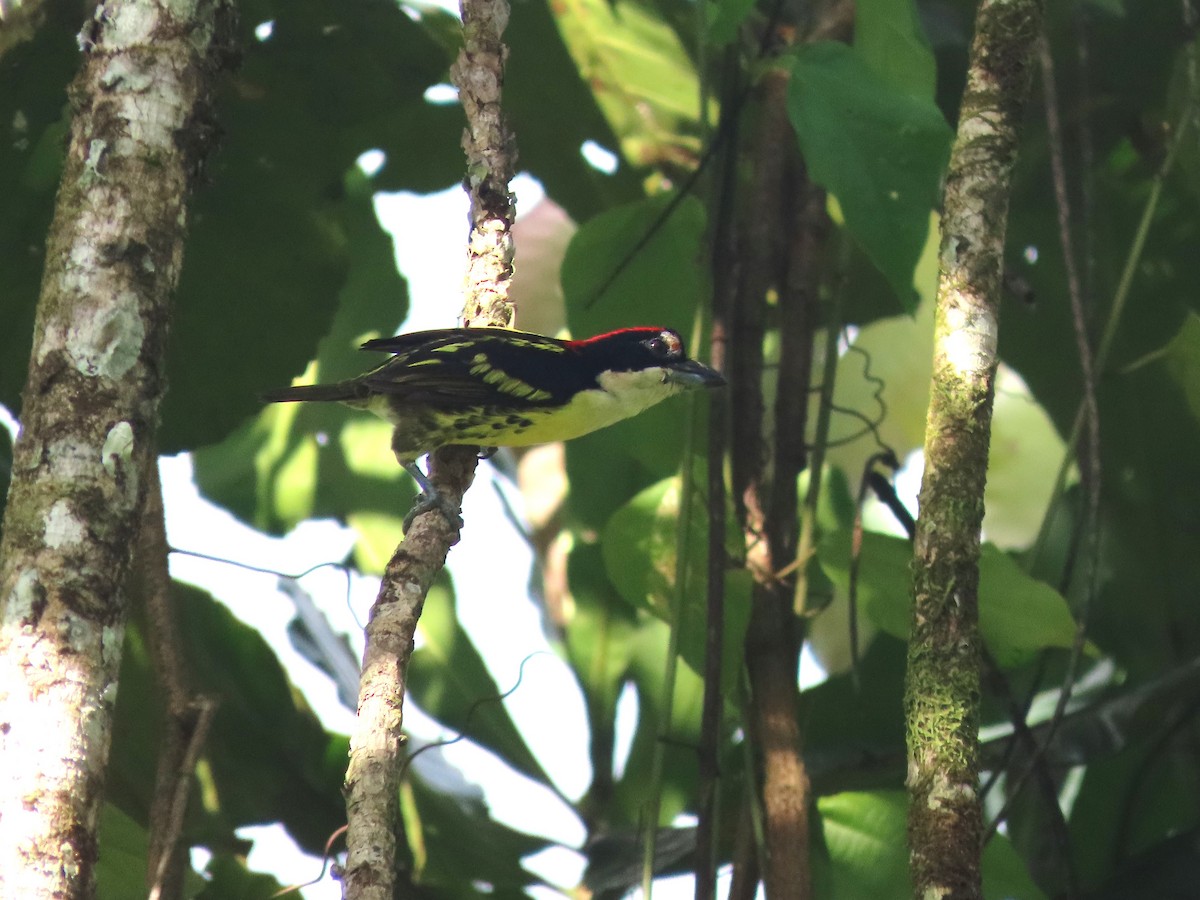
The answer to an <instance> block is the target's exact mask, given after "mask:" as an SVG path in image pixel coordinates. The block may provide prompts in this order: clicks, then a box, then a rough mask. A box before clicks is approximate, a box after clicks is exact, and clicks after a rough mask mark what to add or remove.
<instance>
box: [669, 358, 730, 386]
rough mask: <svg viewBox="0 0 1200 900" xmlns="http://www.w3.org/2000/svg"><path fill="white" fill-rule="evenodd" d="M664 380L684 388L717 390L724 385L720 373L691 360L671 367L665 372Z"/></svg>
mask: <svg viewBox="0 0 1200 900" xmlns="http://www.w3.org/2000/svg"><path fill="white" fill-rule="evenodd" d="M666 379H667V381H669V382H671V383H672V384H678V385H680V386H681V387H685V388H718V387H723V386H724V385H725V379H724V377H722V375H721V373H720V372H718V371H717V370H716V369H710V368H709V367H708V366H706V365H704V364H703V363H698V362H696V361H695V360H693V359H686V360H684V361H683V362H680V363H676V364H675V365H673V366H671V367H670V368H669V369H667V370H666Z"/></svg>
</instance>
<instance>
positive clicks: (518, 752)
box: [408, 584, 550, 784]
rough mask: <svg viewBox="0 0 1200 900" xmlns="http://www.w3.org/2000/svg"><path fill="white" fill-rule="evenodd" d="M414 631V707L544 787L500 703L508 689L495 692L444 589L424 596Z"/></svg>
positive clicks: (541, 774)
mask: <svg viewBox="0 0 1200 900" xmlns="http://www.w3.org/2000/svg"><path fill="white" fill-rule="evenodd" d="M417 627H418V628H419V629H420V631H421V636H422V638H423V639H424V642H423V643H422V645H421V648H420V649H419V650H417V651H416V652H415V653H413V655H412V660H411V662H410V663H409V680H408V683H409V689H410V690H411V691H412V695H413V699H415V700H416V701H417V704H418V705H419V706H420V707H421V708H422V709H423V710H425V711H426V712H427V713H429V714H430V715H431V716H433V717H434V718H436V719H437V720H438V721H439V722H441V723H442V724H444V725H446V726H448V727H450V728H452V729H454V730H455V731H457V732H459V733H460V734H464V735H466V736H467V737H468V738H470V739H471V740H472V741H474V742H475V743H477V744H479V745H481V746H483V747H487V748H488V749H490V750H492V751H494V752H495V753H497V754H498V755H499V756H500V758H501V759H503V760H504V761H505V762H507V763H508V764H509V765H510V766H512V767H513V768H515V769H516V770H517V771H519V772H522V773H524V774H525V775H528V776H529V777H530V778H532V779H533V780H535V781H539V782H541V783H542V784H549V783H550V779H549V778H548V776H547V775H546V773H545V771H543V769H542V767H541V765H540V764H539V763H538V761H537V760H536V759H535V758H534V756H533V754H532V753H531V752H530V750H529V747H528V746H527V745H526V743H525V740H524V738H522V737H521V733H520V732H519V731H518V730H517V727H516V726H515V725H514V724H513V721H512V719H511V718H509V715H508V712H507V711H506V710H505V708H504V702H503V700H501V699H500V694H501V693H502V691H505V690H508V689H509V688H511V687H512V685H505V686H504V687H503V688H501V687H497V685H496V681H495V679H493V678H492V674H491V672H489V671H488V668H487V666H486V665H485V664H484V661H483V659H482V658H481V657H480V655H479V651H477V650H476V649H475V646H474V645H473V644H472V643H471V639H470V638H469V637H468V636H467V633H466V632H465V631H463V630H462V627H461V626H460V625H459V623H458V619H457V617H456V616H455V614H454V594H453V592H452V591H451V590H450V589H449V588H448V587H447V586H446V585H445V584H437V585H435V586H434V587H433V589H432V590H430V592H429V596H428V598H427V599H426V601H425V606H424V609H423V611H422V613H421V620H420V622H419V623H418V626H417Z"/></svg>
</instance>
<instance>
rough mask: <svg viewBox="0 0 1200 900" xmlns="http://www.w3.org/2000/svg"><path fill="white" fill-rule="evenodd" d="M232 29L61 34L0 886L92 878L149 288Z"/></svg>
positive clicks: (6, 709) (33, 893)
mask: <svg viewBox="0 0 1200 900" xmlns="http://www.w3.org/2000/svg"><path fill="white" fill-rule="evenodd" d="M231 37H232V19H231V14H230V7H229V6H228V4H227V3H225V2H223V0H216V2H208V3H190V4H189V3H172V4H166V3H156V2H150V0H141V2H137V0H113V2H110V3H107V4H105V5H104V6H101V7H99V8H98V9H97V12H96V16H95V18H94V19H93V20H91V21H90V22H88V23H87V25H86V26H85V27H84V30H83V32H82V33H81V35H80V45H81V48H82V49H83V51H84V61H83V67H82V69H81V71H80V73H79V76H78V77H77V79H76V80H75V82H74V84H73V85H72V88H71V93H70V96H71V100H72V103H73V105H74V107H75V116H74V120H73V122H72V128H71V136H70V143H69V146H68V148H67V158H66V164H65V167H64V170H63V175H62V184H61V187H60V190H59V194H58V198H57V207H56V210H55V217H54V222H53V225H52V227H51V231H50V236H49V241H48V245H47V253H46V272H45V277H44V279H43V282H42V290H41V296H40V298H39V301H38V310H37V321H36V326H35V334H34V343H33V353H32V356H31V359H30V364H29V377H28V381H27V382H26V387H25V393H24V398H23V400H24V402H23V406H22V409H21V434H20V437H19V438H18V440H17V443H16V446H15V448H14V458H13V475H12V486H11V489H10V493H9V499H8V506H7V511H6V515H5V520H4V537H3V543H2V544H0V604H2V607H3V613H2V620H0V628H2V630H0V771H3V772H4V777H3V778H0V896H4V897H31V898H32V897H88V896H90V895H91V894H92V893H93V891H94V887H95V865H96V860H97V855H98V854H97V838H96V826H97V822H98V820H99V815H100V807H101V803H102V799H103V785H104V768H105V764H106V762H107V756H108V744H109V735H110V728H111V718H112V709H113V702H114V699H115V694H116V688H117V685H116V679H117V670H118V667H119V664H120V657H121V641H122V636H123V633H124V624H125V605H126V604H125V596H124V590H123V584H124V581H125V576H126V573H127V571H128V569H129V565H130V558H131V555H132V552H133V548H134V545H135V544H136V538H137V535H138V530H139V514H140V508H141V501H142V497H143V494H144V488H145V486H144V476H145V472H146V470H147V467H148V466H152V465H155V462H156V461H155V457H154V443H155V442H154V432H155V428H156V427H157V424H158V407H159V401H160V399H161V397H162V394H163V390H164V384H163V378H162V372H163V369H164V364H163V353H164V348H165V346H166V333H167V322H168V319H169V307H168V301H169V299H170V297H171V294H172V292H173V291H174V289H175V285H176V283H177V282H178V278H179V270H180V265H181V262H182V259H183V238H184V224H185V222H186V219H187V208H186V198H187V196H188V192H189V188H190V186H191V181H192V179H193V178H194V177H195V175H196V173H197V172H198V171H199V168H200V165H201V163H202V160H203V157H204V156H205V153H206V151H207V149H208V147H209V146H210V144H211V142H212V136H213V133H214V128H213V126H212V123H211V122H210V121H209V120H208V119H207V118H206V115H207V111H208V110H209V108H210V98H209V93H210V91H211V86H212V81H213V76H214V75H215V73H216V71H217V69H218V68H219V67H220V65H221V63H222V61H223V60H224V58H225V57H226V56H227V48H228V46H229V42H230V40H231Z"/></svg>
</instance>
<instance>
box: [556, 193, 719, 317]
mask: <svg viewBox="0 0 1200 900" xmlns="http://www.w3.org/2000/svg"><path fill="white" fill-rule="evenodd" d="M677 199H678V198H677V197H676V196H675V195H674V194H659V195H658V196H655V197H652V198H650V199H648V200H640V201H638V202H635V203H627V204H625V205H623V206H618V207H615V208H613V209H610V210H608V211H607V212H604V213H602V214H600V215H598V216H596V217H595V218H593V219H590V220H588V221H587V222H584V223H583V224H582V225H580V226H579V230H578V231H576V232H575V237H574V238H573V239H572V240H571V244H570V246H569V247H568V248H567V255H566V257H565V258H564V259H563V266H562V283H563V293H564V295H565V296H566V301H567V324H568V325H569V326H570V328H571V333H572V334H573V335H575V336H576V337H590V336H591V335H594V334H600V333H603V332H605V331H612V330H613V329H614V328H626V327H629V326H631V325H662V326H664V327H667V328H674V329H675V330H677V331H678V332H679V333H680V334H683V335H685V336H686V335H687V334H688V329H689V328H690V326H691V323H692V319H693V318H694V316H695V311H696V308H697V305H698V304H700V303H702V302H703V300H704V298H705V297H707V296H708V276H707V274H706V272H705V270H704V268H703V266H702V265H701V263H700V258H701V251H702V250H703V247H704V229H705V227H706V216H705V213H704V204H703V203H702V202H701V201H700V200H699V199H698V198H696V197H694V196H688V197H685V198H684V199H683V200H682V201H681V202H676V201H677Z"/></svg>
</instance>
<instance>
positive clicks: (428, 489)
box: [404, 463, 463, 534]
mask: <svg viewBox="0 0 1200 900" xmlns="http://www.w3.org/2000/svg"><path fill="white" fill-rule="evenodd" d="M404 468H406V469H407V470H408V473H409V474H410V475H412V477H413V480H414V481H416V483H417V485H418V486H419V487H420V488H421V493H420V494H418V495H417V499H416V502H414V503H413V506H412V509H410V510H409V511H408V515H406V516H405V517H404V533H405V534H407V533H408V531H409V529H410V528H411V527H412V523H413V521H414V520H415V519H416V518H417V516H419V515H422V514H423V513H427V512H431V511H433V510H437V511H438V512H440V513H441V514H442V515H443V516H444V517H445V519H446V521H447V522H448V523H449V524H450V527H451V528H454V529H456V530H460V531H461V530H462V527H463V517H462V510H460V509H459V508H458V507H457V506H456V505H455V504H454V503H453V502H451V501H450V499H449V498H448V497H446V496H445V495H444V494H442V492H441V491H439V490H438V489H437V488H435V487H434V486H433V483H432V482H431V481H430V480H429V478H428V476H426V474H425V473H424V472H422V471H421V469H420V467H419V466H417V464H416V463H408V464H406V465H405V466H404Z"/></svg>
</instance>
